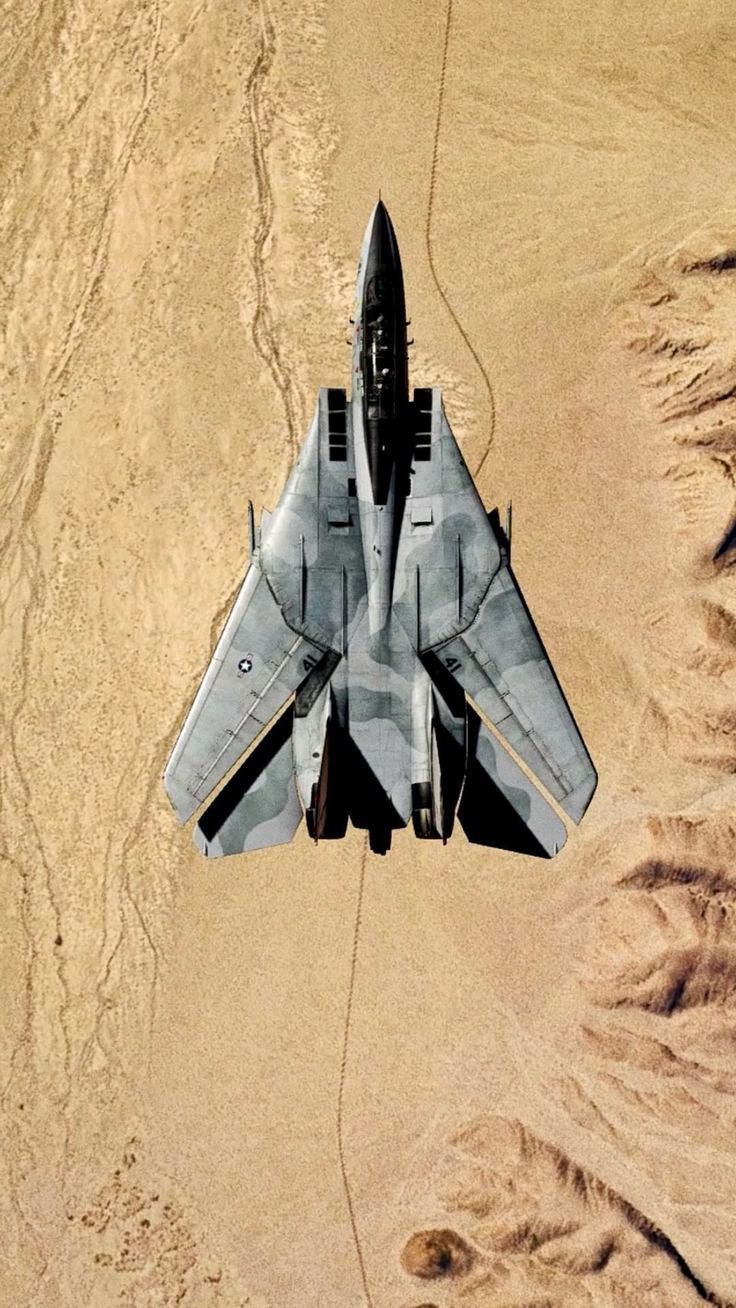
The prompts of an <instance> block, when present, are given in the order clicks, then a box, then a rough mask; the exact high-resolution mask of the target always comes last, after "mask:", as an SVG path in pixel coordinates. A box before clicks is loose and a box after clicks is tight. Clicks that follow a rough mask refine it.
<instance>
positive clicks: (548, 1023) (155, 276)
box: [0, 0, 736, 1308]
mask: <svg viewBox="0 0 736 1308" xmlns="http://www.w3.org/2000/svg"><path fill="white" fill-rule="evenodd" d="M449 17H450V29H449V36H448V40H447V47H446V51H445V37H446V33H447V27H446V23H447V19H448V10H447V7H446V0H442V3H438V4H436V5H425V6H418V5H416V4H413V3H411V0H399V3H397V4H389V3H388V2H387V0H381V2H380V3H379V4H377V5H376V4H373V5H368V6H366V5H364V4H358V3H355V0H336V2H335V3H334V4H332V5H330V6H325V5H323V4H322V3H318V2H317V0H299V3H292V4H287V3H286V2H285V0H268V3H267V0H259V2H258V3H254V4H252V5H243V4H236V3H233V2H231V0H211V2H210V3H207V2H206V0H204V2H202V0H173V2H172V3H162V4H160V5H154V4H148V3H147V4H141V5H138V6H130V5H124V4H122V3H121V2H120V0H110V2H109V3H107V4H105V5H104V6H85V5H83V4H81V3H77V4H71V3H68V2H65V0H59V2H58V3H53V4H48V5H41V6H38V5H35V4H31V3H30V0H18V3H16V4H15V5H13V6H12V7H11V9H9V10H8V13H7V14H6V17H5V22H4V25H3V32H2V37H1V38H0V39H1V42H2V59H3V72H4V94H3V97H2V108H1V110H0V112H1V113H2V118H3V122H2V132H1V134H0V141H2V147H1V148H2V158H3V178H4V183H5V184H4V187H3V210H2V213H3V216H2V224H3V237H4V239H3V264H4V278H3V290H2V306H3V314H2V319H3V357H2V374H3V387H2V390H3V419H2V421H3V440H2V455H1V458H2V473H3V475H2V516H1V518H0V540H1V541H2V568H1V569H0V596H1V598H2V617H3V621H2V632H1V636H0V639H1V640H2V667H3V674H4V675H3V695H2V697H0V714H1V715H2V723H1V730H0V737H1V739H2V750H1V751H0V763H1V764H2V780H1V783H0V787H1V788H0V794H1V797H2V801H1V802H2V819H1V821H0V840H1V842H2V843H1V847H0V848H1V853H2V864H1V866H2V890H3V904H4V921H5V926H4V930H3V932H2V936H1V937H0V949H1V952H0V967H1V968H2V989H3V996H4V1003H3V1006H2V1020H1V1022H0V1054H1V1058H2V1069H3V1083H2V1085H3V1088H2V1106H3V1114H2V1141H1V1148H0V1176H1V1178H2V1179H1V1180H0V1204H1V1206H2V1230H3V1241H2V1244H3V1259H2V1264H1V1266H0V1303H1V1304H2V1305H3V1308H4V1306H5V1305H8V1308H16V1306H20V1305H33V1306H34V1308H72V1305H74V1306H75V1308H77V1306H78V1305H85V1308H86V1306H87V1305H89V1306H90V1308H98V1306H99V1308H108V1306H110V1308H112V1305H116V1304H127V1305H132V1306H134V1308H144V1306H146V1308H147V1306H148V1305H153V1306H156V1305H158V1306H161V1308H168V1306H169V1305H174V1304H184V1305H187V1306H188V1308H189V1306H191V1308H214V1305H221V1306H222V1308H240V1306H242V1305H249V1306H250V1308H305V1306H306V1305H309V1306H310V1308H312V1306H314V1308H317V1306H319V1308H328V1306H329V1308H332V1306H333V1305H334V1308H359V1306H360V1305H365V1304H369V1305H375V1306H376V1308H379V1305H380V1308H384V1306H385V1308H420V1305H422V1306H423V1308H430V1305H432V1306H434V1308H445V1305H456V1304H458V1305H459V1304H461V1303H467V1304H468V1305H471V1306H472V1308H486V1306H489V1308H490V1306H491V1305H493V1306H494V1308H495V1306H496V1305H498V1306H499V1308H501V1306H503V1308H543V1306H544V1308H552V1306H554V1308H563V1306H565V1308H566V1306H569V1305H575V1306H577V1305H585V1306H586V1308H588V1305H593V1306H598V1305H601V1306H602V1308H608V1306H609V1305H611V1306H615V1308H620V1306H624V1305H625V1306H626V1308H655V1306H656V1308H679V1305H683V1308H684V1306H685V1305H691V1304H692V1305H694V1304H697V1303H702V1302H709V1303H713V1304H720V1305H729V1304H734V1303H736V1217H735V1216H734V1214H735V1213H736V1147H735V1145H734V1140H735V1139H736V1136H735V1134H734V1126H735V1125H736V1121H735V1118H736V1106H735V1105H736V1100H735V1099H734V1091H735V1090H736V1028H735V1026H734V1022H735V1019H736V877H735V875H734V850H735V849H736V819H734V816H733V803H734V773H735V771H736V744H735V743H734V742H735V740H736V716H735V710H734V687H735V686H736V610H735V609H734V604H733V596H732V584H731V567H732V564H733V562H734V559H735V558H736V532H735V531H734V528H733V522H734V517H733V514H734V498H735V492H734V479H735V476H736V364H735V363H734V358H735V357H736V351H735V346H736V329H735V328H734V322H735V321H736V318H735V315H736V198H735V197H734V191H733V136H734V131H733V121H734V99H735V94H736V93H735V92H734V70H735V68H736V35H735V33H734V28H733V23H732V19H731V15H730V14H729V12H728V8H727V6H726V5H724V4H722V3H716V2H715V0H688V3H680V4H670V5H665V4H661V3H656V0H655V3H654V4H652V5H641V4H639V3H631V2H629V3H623V4H622V3H620V2H616V3H614V0H600V3H597V4H595V5H594V4H585V3H582V2H581V0H561V2H560V3H558V4H556V5H555V6H551V5H546V4H542V3H541V0H530V3H527V4H524V5H520V4H515V3H512V0H499V3H496V4H493V5H486V4H482V3H480V0H454V3H453V5H452V10H451V11H450V14H449ZM443 52H445V54H444V57H443ZM443 64H444V75H442V69H443ZM440 93H441V100H442V103H441V116H440V122H439V132H438V133H437V134H436V125H437V112H438V98H439V96H440ZM379 187H380V188H381V190H382V194H383V198H384V200H385V201H386V203H387V205H388V207H389V210H390V212H391V215H392V218H393V221H394V223H395V226H396V229H397V232H398V236H399V241H400V244H401V251H402V256H403V261H404V268H405V276H406V286H407V299H408V306H409V312H410V315H411V317H412V320H413V321H412V332H413V335H414V336H415V338H416V345H415V346H414V347H413V350H412V361H411V366H412V380H413V383H414V384H416V385H429V384H436V385H441V386H442V387H443V390H444V395H445V402H446V406H447V410H448V413H449V416H450V420H451V422H452V424H453V427H454V430H455V432H456V434H457V437H458V439H459V440H460V442H461V445H462V447H463V450H464V451H465V454H466V457H467V459H468V462H469V463H470V465H471V467H472V468H474V469H476V470H478V482H479V486H480V489H481V491H482V493H483V495H484V498H485V501H486V503H487V504H488V505H489V507H490V506H492V505H494V504H498V505H500V506H501V509H502V511H503V508H504V506H505V504H506V501H507V500H508V499H510V498H512V499H513V504H514V542H513V551H514V561H515V569H516V573H517V576H518V578H519V580H520V582H521V584H522V586H523V587H524V591H525V594H526V597H527V599H528V601H529V604H530V606H531V608H532V611H533V613H534V615H535V618H536V620H537V623H538V625H539V627H540V629H541V631H542V633H543V635H544V638H545V641H546V644H547V647H548V650H549V652H550V655H551V657H552V659H553V661H554V664H555V667H556V670H557V672H558V674H559V676H560V679H561V681H562V684H563V686H564V687H565V690H566V692H567V694H568V697H569V699H570V701H571V704H572V705H573V708H574V711H575V713H576V716H577V718H578V721H579V723H580V726H581V729H582V731H583V733H584V735H585V737H586V740H587V742H588V744H589V746H590V750H591V753H592V755H593V758H594V759H595V761H596V764H597V767H598V770H599V774H600V785H599V789H598V792H597V794H596V797H595V799H594V801H593V804H592V805H591V808H590V810H589V813H588V815H587V816H586V818H585V820H584V822H583V824H582V826H581V828H580V829H579V830H578V831H575V832H574V833H573V834H571V836H570V839H569V842H568V844H567V846H566V848H565V849H564V851H563V852H562V853H561V854H560V856H559V857H558V858H557V859H556V860H555V861H554V862H551V863H547V862H545V863H541V862H539V861H536V860H532V859H526V858H524V857H518V856H513V855H510V854H504V853H501V852H498V853H496V852H494V851H487V850H483V849H479V848H476V847H473V846H470V845H468V844H467V843H466V842H465V840H464V837H463V836H462V833H458V834H457V835H456V836H455V838H454V839H453V841H452V843H451V844H449V845H448V846H447V847H446V848H442V847H441V846H440V847H437V846H435V845H434V844H420V843H418V842H416V841H415V840H414V837H413V835H411V834H410V833H408V832H407V833H402V834H400V835H399V836H398V837H397V838H396V840H395V843H394V848H393V850H392V852H391V853H390V855H389V856H388V857H386V858H385V859H379V858H375V857H368V858H367V859H366V856H365V843H364V839H363V837H362V836H361V835H360V834H359V833H357V832H353V833H351V834H350V835H349V836H348V838H347V839H346V841H345V842H344V843H343V844H339V845H334V846H329V847H328V846H325V845H322V846H320V847H318V848H315V847H314V846H313V845H312V844H311V843H310V842H309V840H308V837H307V835H306V832H305V830H304V828H302V829H301V830H300V832H299V834H298V836H297V839H296V840H295V842H294V844H293V846H289V847H285V848H283V849H276V850H272V851H270V852H266V853H262V854H256V855H252V856H247V857H245V858H242V859H234V860H223V861H222V862H220V863H210V864H207V863H205V862H204V861H203V860H202V859H201V858H200V856H199V855H198V854H197V852H196V851H195V849H194V847H193V846H192V844H191V840H190V832H189V830H186V829H185V830H182V829H181V828H179V827H178V826H177V824H176V822H175V820H174V818H173V815H172V813H171V811H170V809H169V806H168V803H167V801H166V798H165V795H164V793H163V790H162V787H161V784H160V775H161V771H162V768H163V764H164V762H165V759H166V757H167V755H168V752H169V750H170V748H171V746H172V743H173V741H174V739H175V737H176V734H177V732H178V728H179V725H180V723H181V721H182V718H183V715H184V712H185V711H186V708H187V707H188V704H189V702H190V700H191V696H192V694H193V692H194V689H195V687H196V685H197V683H198V680H199V678H200V675H201V672H202V669H203V667H204V665H205V663H206V661H207V659H208V657H209V654H210V651H211V649H212V646H213V643H214V640H215V638H216V635H217V633H218V631H219V629H220V628H221V625H222V622H223V620H224V616H225V614H226V612H227V609H228V607H229V604H230V602H231V600H232V597H233V595H234V592H235V590H236V588H237V586H238V585H239V582H240V580H241V578H242V574H243V570H244V568H245V565H246V549H247V520H246V504H247V500H248V499H249V498H250V499H252V500H253V501H254V503H255V505H256V508H257V509H260V506H261V505H262V504H266V505H268V506H269V507H273V505H274V503H275V500H276V498H277V495H278V493H279V491H280V488H281V485H282V483H283V480H284V476H285V474H286V472H287V469H288V467H289V464H290V462H291V460H292V458H293V456H294V452H295V450H296V449H297V448H298V444H299V441H300V440H301V438H302V436H303V434H304V432H305V430H306V427H307V424H308V421H309V418H310V416H311V412H312V407H313V403H314V397H315V393H316V389H317V387H318V386H319V385H328V384H332V385H344V384H345V380H346V376H347V370H348V367H349V351H348V348H347V346H346V345H345V343H344V340H345V336H346V330H347V318H348V314H349V313H350V310H351V294H352V283H353V278H354V274H355V266H356V260H357V252H358V248H359V244H360V239H361V236H362V233H363V229H364V226H365V222H366V220H367V216H368V213H369V211H370V208H371V206H372V204H373V202H374V200H375V199H376V197H377V192H378V189H379ZM430 200H431V204H430ZM361 888H362V903H361V914H360V922H359V931H358V937H357V951H356V953H355V955H353V949H354V943H355V939H356V935H355V930H356V908H357V905H358V895H359V889H361ZM353 958H354V963H355V966H354V974H353V988H352V999H351V1007H350V1023H349V1028H348V1030H347V1031H346V1011H347V1005H348V989H349V982H350V978H351V970H352V960H353ZM338 1112H339V1120H338ZM346 1187H347V1188H346Z"/></svg>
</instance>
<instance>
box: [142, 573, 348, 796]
mask: <svg viewBox="0 0 736 1308" xmlns="http://www.w3.org/2000/svg"><path fill="white" fill-rule="evenodd" d="M323 653H324V651H323V650H322V649H321V648H320V646H318V645H316V644H314V643H313V642H312V641H309V640H306V639H305V638H304V637H303V636H300V635H298V634H297V633H296V632H295V631H293V630H292V629H291V627H289V626H288V625H287V623H286V621H285V619H284V617H283V614H282V612H281V609H280V607H279V605H278V604H277V602H276V600H275V599H274V597H273V594H272V592H271V589H270V587H269V584H268V581H267V580H266V577H265V576H264V575H263V573H262V572H261V569H260V567H259V565H258V562H257V560H254V561H253V563H252V564H251V566H250V568H249V569H248V572H247V574H246V577H245V581H244V582H243V585H242V586H241V588H240V592H239V594H238V597H237V599H236V601H235V604H234V605H233V608H232V611H231V613H230V617H229V618H228V620H227V622H226V624H225V628H224V630H223V633H222V635H221V637H220V639H219V641H218V643H217V647H216V649H215V652H214V654H213V655H212V660H211V662H210V665H209V667H208V669H207V672H206V673H205V676H204V680H203V681H202V684H201V686H200V688H199V690H198V692H197V695H196V698H195V700H194V703H193V704H192V707H191V709H190V711H189V713H188V715H187V717H186V719H185V722H184V726H183V727H182V730H181V735H180V736H179V739H178V740H177V742H176V745H175V747H174V751H173V753H172V755H171V758H170V759H169V762H168V764H167V766H166V771H165V772H164V785H165V787H166V791H167V793H168V796H169V799H170V800H171V803H172V804H173V806H174V808H175V810H176V813H177V816H178V818H179V820H180V821H181V822H186V820H187V818H189V817H191V815H192V813H194V811H195V809H197V808H199V805H200V804H202V803H203V802H204V800H205V799H206V798H207V796H208V795H209V794H210V793H211V792H212V791H213V790H214V788H215V786H216V785H217V784H218V782H220V781H221V780H222V778H223V777H224V776H225V774H226V773H227V772H228V771H229V769H230V768H231V767H232V765H233V764H234V763H236V762H237V761H238V759H239V758H240V755H241V754H242V753H243V752H244V751H245V750H246V749H247V748H248V746H249V745H250V744H251V743H252V742H253V741H254V740H255V738H256V736H257V735H258V734H259V733H260V732H261V731H262V730H263V728H264V727H265V726H267V724H268V723H269V722H270V721H271V719H272V718H273V717H275V715H276V714H277V713H278V711H279V709H280V708H282V707H283V705H284V704H285V703H286V701H287V700H288V698H289V696H290V695H291V694H293V692H294V691H296V690H297V689H298V687H299V685H300V684H301V682H302V681H304V679H305V677H307V676H308V675H309V673H310V672H311V670H312V668H313V667H315V666H316V664H317V663H318V662H319V660H320V659H321V658H322V655H323Z"/></svg>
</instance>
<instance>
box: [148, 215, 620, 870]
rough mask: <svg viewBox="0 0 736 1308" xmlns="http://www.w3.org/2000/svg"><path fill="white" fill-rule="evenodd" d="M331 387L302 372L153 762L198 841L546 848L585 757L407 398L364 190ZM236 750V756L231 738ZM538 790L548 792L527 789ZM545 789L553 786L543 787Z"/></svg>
mask: <svg viewBox="0 0 736 1308" xmlns="http://www.w3.org/2000/svg"><path fill="white" fill-rule="evenodd" d="M351 321H352V322H353V323H354V332H353V339H352V387H351V391H350V395H349V396H348V395H346V392H345V391H344V390H339V389H335V388H332V387H323V388H322V389H320V392H319V398H318V400H317V407H316V410H315V413H314V418H313V420H312V424H311V426H310V428H309V432H308V434H307V437H306V440H305V441H304V443H303V445H302V447H301V450H300V453H299V457H298V459H297V461H296V463H295V465H294V467H293V469H292V471H291V473H290V476H289V478H288V481H287V483H286V486H285V488H284V491H283V493H282V495H281V499H280V500H279V502H278V505H277V506H276V508H275V510H274V511H273V513H269V512H268V511H267V510H265V509H264V511H263V515H262V518H261V523H260V528H259V529H257V528H256V526H255V522H254V517H253V508H252V506H251V505H249V530H250V546H251V558H250V566H249V568H248V571H247V573H246V576H245V580H244V581H243V584H242V587H241V589H240V592H239V594H238V597H237V599H236V600H235V603H234V605H233V608H232V611H231V613H230V616H229V617H228V619H227V622H226V623H225V627H224V630H223V632H222V635H221V637H220V639H219V642H218V644H217V647H216V649H215V652H214V654H213V656H212V660H211V663H210V665H209V668H208V669H207V672H206V674H205V677H204V680H203V681H202V684H201V686H200V688H199V691H198V693H197V696H196V698H195V700H194V702H193V704H192V707H191V709H190V711H189V714H188V716H187V718H186V720H185V722H184V726H183V728H182V731H181V734H180V736H179V739H178V741H177V743H176V746H175V748H174V750H173V753H172V755H171V758H170V759H169V762H168V765H167V767H166V771H165V773H164V784H165V786H166V790H167V792H168V795H169V798H170V800H171V802H172V804H173V806H174V808H175V810H176V812H177V815H178V817H179V818H180V820H181V821H182V822H183V821H186V819H187V818H189V817H191V816H192V815H193V814H194V812H195V811H196V810H197V809H198V808H199V807H200V806H201V805H202V804H203V802H204V801H205V800H206V799H207V798H208V797H209V796H210V795H211V794H212V792H213V791H214V790H215V788H216V787H217V786H218V785H219V783H220V782H221V781H222V780H223V779H224V778H225V777H226V775H227V774H228V773H230V772H231V770H232V769H233V768H235V765H236V764H237V763H238V761H239V760H240V759H241V756H243V755H245V758H244V761H242V762H240V765H239V766H238V767H237V768H236V769H235V771H234V772H233V774H232V775H231V776H230V777H229V779H228V780H227V781H226V784H225V785H224V786H223V788H222V789H221V790H220V791H219V792H218V793H217V795H216V797H215V798H214V800H213V801H212V802H211V803H210V805H209V807H208V808H207V809H206V810H205V812H204V813H203V814H202V816H201V817H200V818H199V821H198V824H197V827H196V830H195V834H194V839H195V843H196V844H197V846H198V847H199V848H200V849H201V850H202V852H203V853H205V854H208V855H209V856H210V857H212V856H215V855H221V854H238V853H242V852H243V851H246V850H253V849H260V848H263V847H264V846H267V845H278V844H282V843H284V842H286V841H289V840H291V839H292V837H293V836H294V834H295V832H296V830H297V827H298V826H299V823H300V822H301V820H302V817H304V818H305V819H306V824H307V830H308V831H309V834H310V835H311V836H312V837H313V838H314V839H315V840H335V839H339V838H340V837H342V836H344V835H345V832H346V829H347V825H348V822H352V824H353V825H354V826H355V827H359V828H363V829H365V830H367V831H368V835H369V840H370V848H371V849H372V850H374V851H375V852H376V853H385V852H386V851H387V850H388V849H389V847H390V843H391V832H392V831H393V830H395V829H397V828H400V827H405V826H406V825H407V824H408V822H409V820H410V819H411V821H412V823H413V826H414V831H415V833H416V835H417V836H419V837H420V838H422V839H430V840H431V839H435V840H436V839H441V840H443V841H446V840H447V838H448V836H449V835H450V833H451V831H452V829H453V824H454V820H455V816H456V815H457V818H458V820H459V822H460V824H461V826H462V827H463V829H464V831H465V834H466V836H467V837H468V839H469V840H471V841H473V842H475V843H478V844H481V845H490V846H498V847H502V848H505V849H513V850H518V851H520V852H523V853H527V854H536V855H542V856H547V857H552V856H553V855H554V854H556V853H557V851H558V850H559V849H560V847H561V846H562V845H563V844H564V842H565V839H566V828H565V824H564V822H563V821H562V819H561V816H560V812H562V813H564V814H566V815H567V816H568V817H569V818H571V819H572V820H573V821H574V822H579V821H580V819H581V817H582V815H583V813H584V812H585V809H586V807H587V805H588V803H589V801H590V798H591V796H592V794H593V791H594V789H595V785H596V773H595V770H594V768H593V765H592V763H591V760H590V757H589V755H588V752H587V750H586V748H585V745H584V743H583V740H582V738H581V736H580V733H579V731H578V729H577V726H576V724H575V721H574V719H573V717H572V714H571V712H570V709H569V708H568V705H567V702H566V700H565V697H564V695H563V693H562V691H561V689H560V686H559V684H558V682H557V680H556V678H555V675H554V672H553V670H552V667H551V665H550V663H549V660H548V659H547V656H546V654H545V651H544V648H543V646H542V643H541V641H540V638H539V635H538V633H537V630H536V627H535V626H534V623H533V621H532V619H531V616H530V614H529V610H528V609H527V607H526V604H525V603H524V600H523V598H522V595H521V592H520V590H519V587H518V584H517V582H516V580H515V578H514V575H513V573H512V571H511V564H510V525H509V526H507V528H506V530H503V529H502V527H501V524H500V519H499V515H498V513H497V511H496V510H493V511H492V512H491V513H490V514H488V513H486V511H485V509H484V507H483V503H482V501H481V499H480V496H479V495H478V492H477V490H476V488H475V485H474V483H473V479H472V477H471V475H470V473H469V471H468V469H467V467H466V464H465V461H464V459H463V457H462V454H461V452H460V449H459V448H458V445H457V442H456V441H455V438H454V436H453V434H452V431H451V430H450V424H449V422H448V420H447V415H446V414H445V410H444V406H443V403H442V392H441V391H440V390H439V388H437V387H431V388H430V387H420V388H419V389H416V390H414V393H413V396H412V397H411V398H410V396H409V380H408V355H407V345H408V344H410V342H407V338H406V328H407V326H408V323H407V320H406V308H405V301H404V284H403V276H402V271H401V261H400V258H399V249H398V245H397V241H396V235H395V233H394V229H393V225H392V223H391V219H390V218H389V215H388V212H387V210H386V207H385V205H384V204H383V203H382V202H381V200H380V199H379V201H378V203H377V204H376V206H375V208H374V209H373V212H372V214H371V216H370V220H369V223H368V227H367V229H366V233H365V237H364V240H363V245H362V249H361V253H360V262H359V265H358V279H357V287H356V305H355V318H354V319H351ZM246 751H249V752H247V753H246ZM545 792H546V793H545ZM550 800H552V801H554V802H550Z"/></svg>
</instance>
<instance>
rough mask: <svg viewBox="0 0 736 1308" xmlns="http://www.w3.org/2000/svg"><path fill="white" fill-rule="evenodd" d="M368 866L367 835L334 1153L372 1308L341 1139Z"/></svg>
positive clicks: (356, 908) (351, 965) (343, 1040)
mask: <svg viewBox="0 0 736 1308" xmlns="http://www.w3.org/2000/svg"><path fill="white" fill-rule="evenodd" d="M367 862H368V835H367V833H366V838H365V843H364V846H363V854H362V857H361V860H360V873H359V875H358V899H357V903H356V905H355V924H354V927H353V949H352V954H351V956H350V979H349V981H348V997H347V1003H346V1006H345V1025H344V1028H343V1039H342V1058H341V1060H340V1080H339V1085H338V1090H337V1122H336V1127H337V1153H338V1157H339V1159H340V1174H341V1176H342V1184H343V1189H344V1191H345V1202H346V1204H347V1209H348V1216H349V1218H350V1226H351V1229H352V1232H353V1241H354V1244H355V1252H356V1255H357V1258H358V1267H359V1268H360V1278H361V1280H362V1282H363V1293H364V1295H365V1301H366V1303H367V1304H368V1308H373V1299H372V1298H371V1291H370V1286H369V1285H368V1275H367V1273H366V1267H365V1258H364V1256H363V1246H362V1244H361V1241H360V1235H359V1234H358V1224H357V1222H356V1219H355V1208H354V1206H353V1196H352V1191H351V1189H350V1181H349V1179H348V1171H347V1163H346V1159H345V1142H344V1139H343V1108H344V1098H345V1080H346V1076H347V1068H348V1051H349V1047H350V1030H351V1026H352V1019H353V997H354V994H355V973H356V969H357V965H358V947H359V945H360V927H361V923H362V920H363V891H364V888H365V869H366V863H367Z"/></svg>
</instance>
